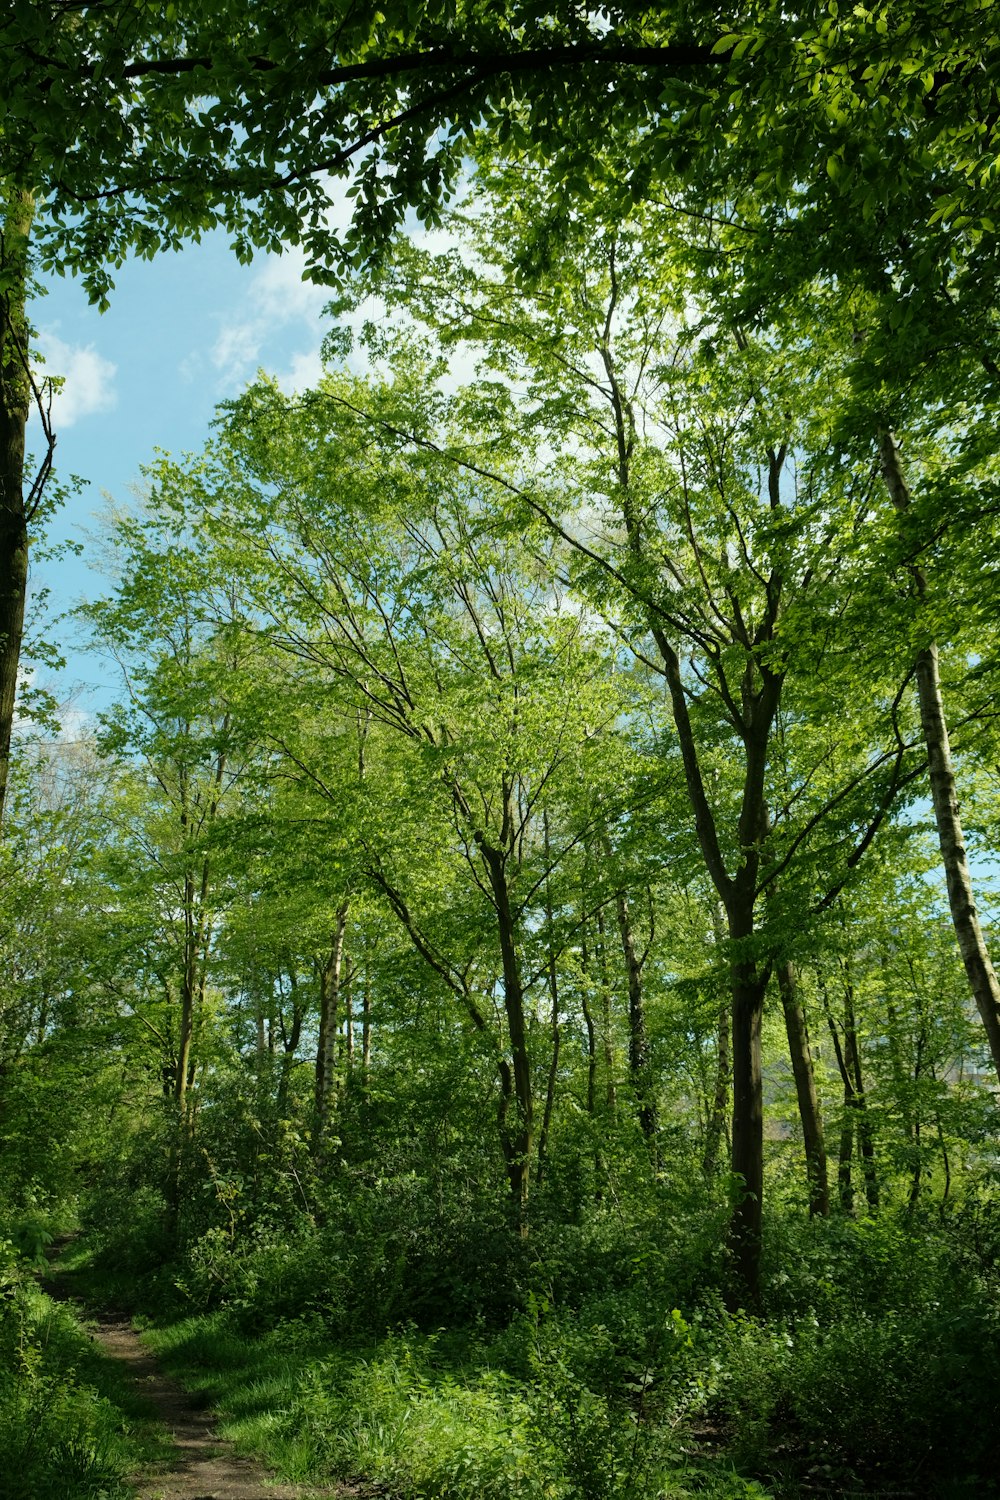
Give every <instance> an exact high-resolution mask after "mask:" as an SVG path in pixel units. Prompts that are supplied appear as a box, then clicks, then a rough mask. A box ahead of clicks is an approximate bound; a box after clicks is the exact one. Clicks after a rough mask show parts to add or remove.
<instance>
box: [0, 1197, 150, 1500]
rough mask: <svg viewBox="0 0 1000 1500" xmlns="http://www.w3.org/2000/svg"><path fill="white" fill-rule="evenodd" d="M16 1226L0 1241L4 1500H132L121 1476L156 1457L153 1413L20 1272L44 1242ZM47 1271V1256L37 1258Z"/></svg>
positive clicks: (27, 1225) (67, 1313)
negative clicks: (11, 1236)
mask: <svg viewBox="0 0 1000 1500" xmlns="http://www.w3.org/2000/svg"><path fill="white" fill-rule="evenodd" d="M18 1228H19V1233H18V1241H19V1244H18V1248H19V1249H20V1251H21V1254H20V1256H18V1255H17V1254H16V1251H15V1246H14V1245H13V1244H12V1243H11V1242H10V1241H5V1242H4V1243H3V1244H2V1245H0V1254H2V1257H3V1259H2V1261H0V1298H2V1302H0V1471H2V1473H3V1476H4V1477H3V1493H4V1495H5V1497H9V1500H128V1497H129V1496H130V1495H132V1494H133V1489H132V1486H131V1485H130V1484H129V1483H128V1482H127V1476H128V1475H129V1474H130V1473H131V1472H132V1471H133V1470H134V1469H136V1468H137V1467H138V1466H139V1465H140V1464H146V1463H150V1462H153V1461H155V1460H156V1459H157V1458H158V1457H159V1456H160V1454H161V1452H162V1447H161V1441H162V1440H161V1439H160V1438H159V1435H158V1431H157V1429H156V1427H155V1425H154V1423H153V1422H152V1420H151V1417H150V1413H149V1410H148V1408H147V1406H146V1405H145V1403H144V1402H143V1401H142V1400H141V1398H139V1397H138V1396H137V1395H136V1393H135V1391H134V1389H133V1388H132V1387H131V1384H130V1382H129V1381H128V1379H127V1378H126V1376H125V1375H124V1374H123V1373H122V1372H121V1371H120V1370H119V1368H118V1367H117V1366H116V1364H115V1363H114V1361H113V1360H110V1359H108V1358H107V1357H105V1356H103V1355H101V1354H100V1353H99V1351H98V1350H97V1348H96V1347H95V1345H94V1343H93V1342H92V1340H91V1339H90V1338H89V1337H88V1335H87V1334H86V1333H85V1332H84V1331H83V1330H82V1329H81V1327H80V1325H79V1322H78V1320H77V1318H76V1317H75V1316H74V1314H73V1312H72V1311H71V1310H70V1309H69V1308H67V1307H64V1306H60V1305H59V1304H57V1303H54V1302H53V1301H52V1299H51V1298H50V1297H48V1296H46V1295H45V1293H44V1292H42V1291H40V1290H39V1289H38V1287H37V1285H36V1284H35V1282H34V1280H33V1278H32V1277H31V1275H30V1274H29V1273H28V1272H27V1271H26V1269H25V1268H24V1262H25V1259H28V1260H31V1259H33V1258H34V1259H36V1260H37V1259H39V1245H40V1242H41V1241H43V1240H48V1239H49V1238H50V1236H49V1235H48V1233H47V1232H46V1231H45V1230H44V1229H43V1228H42V1227H41V1225H40V1224H39V1223H38V1222H32V1221H28V1222H24V1223H22V1224H21V1225H20V1226H18ZM41 1264H42V1265H44V1264H45V1262H44V1259H42V1260H41Z"/></svg>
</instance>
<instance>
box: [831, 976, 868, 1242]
mask: <svg viewBox="0 0 1000 1500" xmlns="http://www.w3.org/2000/svg"><path fill="white" fill-rule="evenodd" d="M820 994H821V995H822V997H823V1009H824V1012H825V1014H826V1022H827V1026H828V1027H829V1031H830V1039H831V1041H832V1042H833V1051H834V1055H835V1056H836V1059H837V1068H838V1069H839V1072H840V1077H841V1081H842V1083H843V1085H844V1119H843V1125H842V1127H841V1135H840V1161H839V1165H838V1169H837V1184H838V1191H839V1196H840V1206H841V1208H843V1209H844V1211H845V1212H846V1213H852V1212H853V1210H854V1189H853V1186H852V1183H851V1157H852V1154H853V1149H854V1138H855V1136H856V1137H857V1142H858V1152H859V1155H860V1157H861V1166H862V1172H863V1174H864V1179H865V1196H866V1198H867V1200H868V1207H869V1209H870V1210H871V1212H872V1213H877V1211H878V1207H879V1187H878V1175H877V1172H876V1168H875V1140H874V1136H873V1134H872V1128H871V1120H870V1119H869V1118H868V1109H867V1102H866V1099H865V1089H864V1079H863V1076H862V1072H861V1052H860V1049H859V1047H858V1033H857V1023H856V1020H855V1015H854V990H853V985H852V984H851V981H850V978H849V976H845V980H844V1021H843V1037H841V1031H840V1029H838V1026H837V1023H836V1021H835V1020H834V1017H833V1010H832V1008H831V1005H830V999H829V995H828V994H827V991H826V986H825V985H824V983H823V981H822V980H820Z"/></svg>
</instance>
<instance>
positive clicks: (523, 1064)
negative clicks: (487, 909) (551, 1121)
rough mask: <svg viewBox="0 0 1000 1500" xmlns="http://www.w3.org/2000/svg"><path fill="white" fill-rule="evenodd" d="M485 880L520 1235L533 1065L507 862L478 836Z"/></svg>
mask: <svg viewBox="0 0 1000 1500" xmlns="http://www.w3.org/2000/svg"><path fill="white" fill-rule="evenodd" d="M475 838H476V843H477V844H478V846H479V849H480V852H481V854H482V857H483V863H484V864H485V866H486V871H487V874H488V876H489V881H490V889H491V891H492V893H493V904H494V907H495V909H496V914H497V931H498V934H499V937H500V956H501V962H502V964H503V1002H504V1011H505V1014H506V1017H507V1035H508V1039H509V1041H510V1056H511V1068H510V1071H511V1078H512V1082H513V1086H514V1109H515V1119H514V1121H513V1123H512V1122H511V1120H510V1117H509V1115H508V1116H507V1118H506V1120H505V1122H504V1156H505V1158H506V1162H507V1176H508V1179H509V1182H510V1191H511V1197H512V1199H513V1203H514V1211H515V1214H516V1215H517V1220H518V1223H519V1225H520V1228H521V1230H522V1233H523V1232H526V1230H527V1222H528V1220H527V1212H528V1191H529V1187H530V1183H531V1152H532V1146H533V1144H534V1114H535V1111H534V1098H533V1093H532V1083H531V1060H530V1057H529V1055H528V1029H527V1023H526V1018H525V1014H524V990H523V987H522V984H521V967H520V964H519V962H518V956H517V935H516V931H515V923H514V916H513V912H512V911H511V905H510V892H509V890H508V889H507V870H506V860H505V859H504V856H503V853H502V852H501V850H499V849H496V848H494V847H493V845H492V844H489V843H487V841H486V839H485V837H484V836H483V835H482V834H481V833H477V834H476V835H475Z"/></svg>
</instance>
